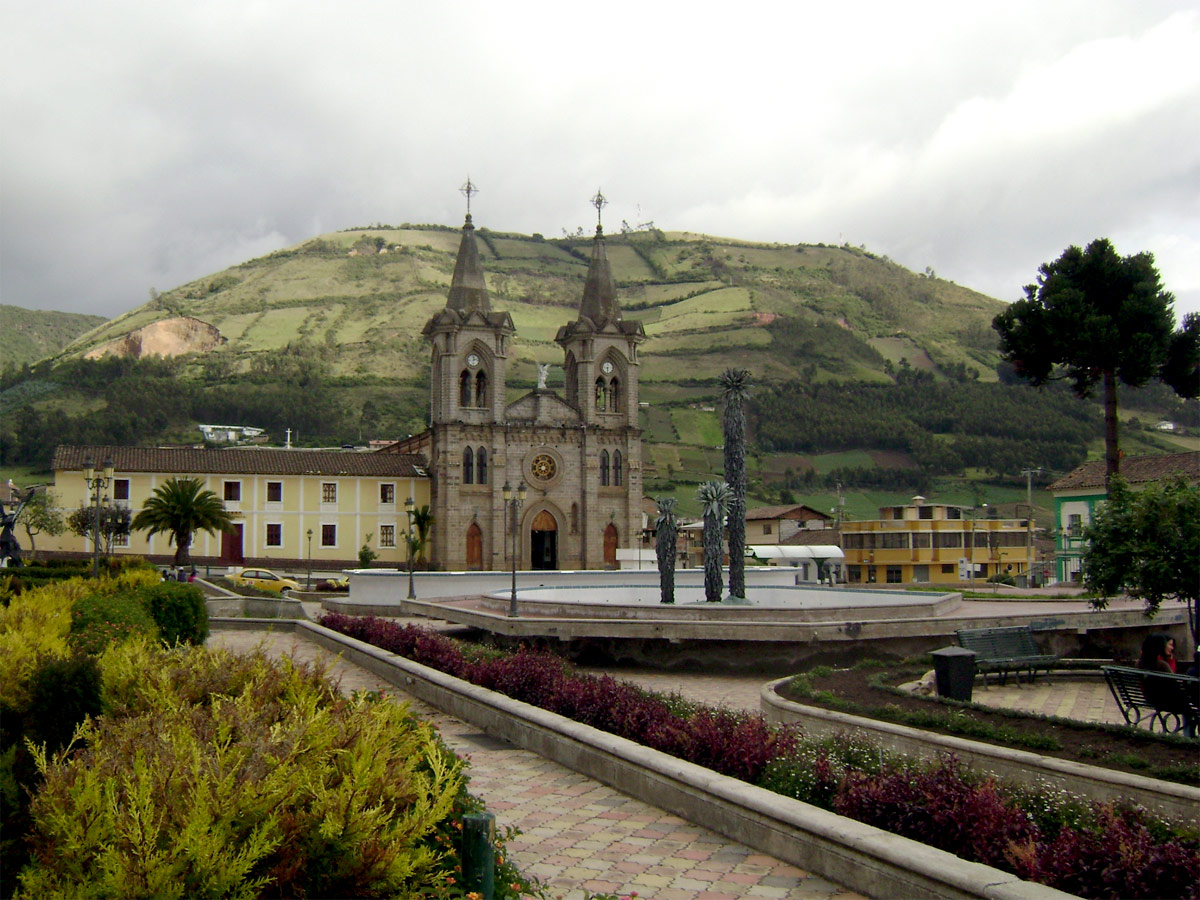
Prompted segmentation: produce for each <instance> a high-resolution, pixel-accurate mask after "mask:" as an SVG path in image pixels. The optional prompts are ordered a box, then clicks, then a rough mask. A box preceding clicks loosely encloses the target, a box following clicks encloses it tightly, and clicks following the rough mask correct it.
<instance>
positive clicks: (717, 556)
mask: <svg viewBox="0 0 1200 900" xmlns="http://www.w3.org/2000/svg"><path fill="white" fill-rule="evenodd" d="M696 499H697V500H699V501H700V503H701V504H703V507H704V599H705V600H706V601H707V602H709V603H719V602H720V601H721V588H722V583H721V561H722V560H721V557H722V555H723V554H722V552H721V538H722V537H723V535H722V532H723V531H724V518H725V510H726V508H727V506H728V503H729V485H727V484H726V483H725V482H723V481H706V482H705V483H704V484H702V485H700V489H699V490H698V491H696Z"/></svg>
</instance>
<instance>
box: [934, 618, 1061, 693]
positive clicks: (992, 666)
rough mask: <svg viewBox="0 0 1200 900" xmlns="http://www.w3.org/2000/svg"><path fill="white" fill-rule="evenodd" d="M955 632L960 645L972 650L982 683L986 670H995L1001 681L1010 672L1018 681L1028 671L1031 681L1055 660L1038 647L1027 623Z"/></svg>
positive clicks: (1055, 658) (985, 682) (1001, 681)
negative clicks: (1039, 671)
mask: <svg viewBox="0 0 1200 900" xmlns="http://www.w3.org/2000/svg"><path fill="white" fill-rule="evenodd" d="M955 636H956V637H957V638H958V644H959V646H960V647H962V648H963V649H965V650H974V651H975V671H976V672H978V673H981V674H982V675H983V683H984V684H985V685H986V684H987V675H988V673H989V672H995V673H996V674H997V675H998V676H999V682H1000V683H1001V684H1004V683H1005V681H1007V680H1008V675H1009V673H1010V672H1012V673H1016V676H1017V681H1018V682H1020V680H1021V673H1022V672H1025V673H1028V675H1029V680H1030V681H1033V679H1034V676H1035V675H1036V674H1037V670H1038V669H1044V670H1045V671H1046V672H1047V673H1049V671H1050V667H1051V666H1052V665H1054V664H1055V663H1056V662H1058V657H1057V656H1053V655H1051V654H1047V653H1043V652H1042V651H1041V648H1040V647H1038V645H1037V642H1036V641H1035V640H1034V639H1033V629H1031V628H1030V627H1029V626H1028V625H1015V626H1010V627H1006V628H964V629H962V630H960V631H956V632H955Z"/></svg>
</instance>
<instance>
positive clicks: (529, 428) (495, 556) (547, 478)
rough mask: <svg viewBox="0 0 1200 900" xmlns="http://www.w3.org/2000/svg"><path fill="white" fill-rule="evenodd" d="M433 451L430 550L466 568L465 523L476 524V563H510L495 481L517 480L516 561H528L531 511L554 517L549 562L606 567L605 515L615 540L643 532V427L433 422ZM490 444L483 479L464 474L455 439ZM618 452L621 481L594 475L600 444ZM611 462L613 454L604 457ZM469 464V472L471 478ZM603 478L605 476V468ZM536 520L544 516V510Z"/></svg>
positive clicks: (497, 566)
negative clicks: (522, 487) (520, 491)
mask: <svg viewBox="0 0 1200 900" xmlns="http://www.w3.org/2000/svg"><path fill="white" fill-rule="evenodd" d="M434 432H435V437H434V441H433V450H432V456H433V459H432V460H431V463H432V466H431V468H432V475H433V509H434V517H435V522H434V538H435V545H436V547H437V548H438V551H437V553H436V557H435V558H436V560H437V562H438V564H439V565H440V567H442V568H444V569H450V570H459V569H467V568H473V567H474V566H472V565H470V564H469V563H470V562H471V561H470V560H469V559H468V555H469V552H470V546H469V542H468V532H469V531H470V530H471V527H472V525H475V526H476V527H477V528H478V529H479V532H480V534H479V539H480V549H481V551H482V559H481V561H480V566H479V567H481V568H483V569H492V570H503V569H507V568H509V567H510V566H511V565H512V562H511V555H510V554H511V549H510V548H511V533H510V529H509V528H508V527H507V526H508V523H507V521H506V510H505V505H504V499H503V494H502V489H503V486H504V484H505V483H508V484H510V485H511V486H512V488H513V490H514V492H515V491H516V489H517V486H518V485H519V484H520V483H521V481H524V482H525V484H526V486H527V495H526V501H525V503H524V505H523V506H522V508H521V510H520V519H519V523H518V525H519V532H520V535H521V541H520V543H521V546H520V549H519V556H518V561H517V568H519V569H528V568H531V567H532V566H533V559H532V556H531V553H532V551H533V549H534V548H533V546H532V541H531V537H530V536H531V531H532V529H533V527H534V524H535V522H536V521H538V517H539V516H540V515H543V514H549V515H550V516H552V517H553V521H554V525H555V531H556V545H557V546H556V550H557V553H556V559H555V560H554V562H555V565H554V568H558V569H580V568H589V569H597V568H604V565H605V560H604V532H605V529H606V528H607V527H608V526H609V525H610V524H611V525H612V526H613V527H614V528H615V529H616V532H617V545H618V546H621V547H630V546H633V545H634V543H635V542H636V541H637V540H638V539H639V538H640V535H641V508H640V506H641V503H640V501H641V493H642V471H641V435H640V432H638V431H637V429H628V428H620V429H597V428H583V427H581V426H579V425H574V426H566V425H561V426H545V425H535V424H521V423H509V425H508V426H507V427H506V426H504V425H496V426H465V425H444V426H436V427H435V429H434ZM464 447H471V448H472V449H473V450H476V451H477V450H478V448H480V447H484V448H486V449H487V450H488V460H489V465H488V473H487V478H488V481H487V483H486V484H478V483H474V484H464V483H463V482H464V471H463V448H464ZM602 450H603V451H607V452H608V454H609V458H610V460H611V458H612V454H613V452H614V451H619V452H620V453H621V456H622V473H621V482H622V483H621V484H620V485H614V484H611V483H610V484H609V485H602V484H601V480H602V479H601V475H600V468H599V462H600V457H601V451H602ZM610 466H611V462H610ZM478 480H479V479H478V472H477V470H474V471H472V481H473V482H478ZM608 480H609V481H610V482H611V481H612V480H613V479H612V476H611V471H610V473H609V479H608ZM542 521H543V522H544V521H545V519H544V518H543V520H542Z"/></svg>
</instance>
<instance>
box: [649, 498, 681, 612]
mask: <svg viewBox="0 0 1200 900" xmlns="http://www.w3.org/2000/svg"><path fill="white" fill-rule="evenodd" d="M654 502H655V503H657V504H658V518H657V519H656V520H655V522H654V529H655V532H656V534H657V538H656V540H655V544H654V553H655V555H656V556H657V557H658V587H659V591H660V592H661V593H662V602H663V603H674V602H675V545H676V540H677V539H678V535H679V517H678V516H677V515H675V498H674V497H656V498H655V500H654Z"/></svg>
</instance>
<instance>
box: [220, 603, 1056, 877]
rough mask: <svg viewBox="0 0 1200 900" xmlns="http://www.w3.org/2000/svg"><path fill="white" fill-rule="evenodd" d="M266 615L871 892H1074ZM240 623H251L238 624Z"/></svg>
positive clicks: (409, 686) (503, 733) (412, 689)
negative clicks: (1035, 881)
mask: <svg viewBox="0 0 1200 900" xmlns="http://www.w3.org/2000/svg"><path fill="white" fill-rule="evenodd" d="M247 621H248V620H243V622H247ZM214 624H216V623H214ZM266 624H268V625H272V626H274V627H277V628H284V629H288V630H295V631H296V632H297V633H299V634H301V635H303V636H305V637H306V638H308V639H310V640H312V641H314V642H315V643H317V644H319V645H321V646H323V647H325V648H326V649H328V650H331V651H333V652H336V653H340V654H342V655H343V657H344V658H346V659H347V660H348V661H350V662H353V663H354V664H355V665H358V666H360V667H362V668H364V669H366V670H368V671H370V672H372V673H374V674H375V675H377V676H379V677H380V678H382V679H384V680H386V681H388V682H390V683H392V684H395V685H396V686H397V687H399V688H401V689H402V690H404V691H405V692H406V693H408V694H411V695H412V696H414V697H417V698H419V699H420V700H423V701H424V702H426V703H429V704H430V705H431V706H434V707H436V708H437V709H440V710H442V711H443V712H445V713H447V714H449V715H452V716H455V717H457V718H459V719H462V720H463V721H466V722H470V723H471V724H473V725H475V726H476V727H478V728H481V729H482V730H483V731H485V732H486V733H488V734H490V735H493V736H495V737H500V738H504V739H506V740H508V741H510V742H511V743H513V744H514V745H516V746H519V747H522V748H524V749H528V750H531V751H533V752H535V753H538V754H540V755H542V756H544V757H546V758H548V759H551V760H554V761H555V762H558V763H560V764H562V765H564V766H566V767H567V768H570V769H572V770H574V771H576V772H580V773H582V774H585V775H588V776H590V777H592V778H595V779H596V780H598V781H601V782H603V783H605V784H607V785H610V786H611V787H613V788H616V789H617V790H620V791H622V792H624V793H626V794H629V795H631V796H635V797H638V798H639V799H642V800H645V801H646V802H649V803H652V804H654V805H656V806H659V807H661V808H662V809H665V810H668V811H670V812H673V813H675V814H676V815H679V816H681V817H682V818H685V819H687V820H688V821H691V822H694V823H696V824H699V825H703V826H705V827H708V828H711V829H712V830H714V831H717V832H719V833H721V834H723V835H725V836H727V837H729V838H730V839H732V840H735V841H738V842H740V843H743V844H745V845H746V846H749V847H752V848H754V849H755V850H759V851H761V852H763V853H768V854H770V855H772V856H775V857H776V858H778V859H781V860H784V861H786V862H789V863H792V864H793V865H797V866H800V867H802V868H804V869H806V870H808V871H810V872H816V873H818V874H820V875H822V876H824V877H827V878H830V879H832V880H834V881H836V882H838V883H840V884H843V885H845V886H847V887H849V888H851V889H853V890H855V891H859V892H861V893H864V894H867V895H868V896H872V897H930V898H991V900H1053V898H1067V897H1070V896H1071V895H1069V894H1064V893H1063V892H1061V891H1057V890H1054V889H1052V888H1048V887H1045V886H1043V885H1038V884H1033V883H1031V882H1026V881H1022V880H1020V879H1019V878H1017V877H1016V876H1014V875H1009V874H1007V873H1005V872H1001V871H999V870H998V869H993V868H990V867H988V866H984V865H981V864H979V863H972V862H966V861H964V860H961V859H959V858H958V857H956V856H953V855H952V854H950V853H946V852H945V851H942V850H937V849H935V848H932V847H928V846H926V845H924V844H921V843H918V842H916V841H912V840H909V839H907V838H902V837H899V836H897V835H894V834H890V833H888V832H886V831H882V830H880V829H878V828H873V827H871V826H869V825H864V824H862V823H860V822H855V821H853V820H852V819H847V818H844V817H842V816H838V815H835V814H833V813H830V812H826V811H824V810H821V809H817V808H816V807H814V806H810V805H808V804H806V803H801V802H799V801H797V800H792V799H790V798H788V797H783V796H781V795H779V794H775V793H772V792H770V791H767V790H764V789H762V788H757V787H754V786H752V785H749V784H746V783H745V782H741V781H738V780H737V779H734V778H729V777H726V776H722V775H718V774H716V773H715V772H713V771H712V770H710V769H706V768H703V767H701V766H697V765H694V764H692V763H688V762H684V761H683V760H679V759H675V758H674V757H671V756H668V755H667V754H665V753H660V752H659V751H656V750H651V749H649V748H646V747H642V746H640V745H639V744H636V743H634V742H632V741H629V740H626V739H624V738H619V737H616V736H614V735H611V734H607V733H605V732H602V731H599V730H597V729H595V728H591V727H590V726H587V725H581V724H579V723H578V722H574V721H572V720H570V719H567V718H565V717H563V716H559V715H556V714H554V713H550V712H547V711H545V710H542V709H538V708H537V707H534V706H531V705H529V704H527V703H522V702H520V701H517V700H512V699H510V698H508V697H505V696H503V695H501V694H498V693H495V692H493V691H489V690H485V689H483V688H480V687H476V686H475V685H471V684H468V683H467V682H464V681H461V680H459V679H457V678H453V677H451V676H449V675H446V674H444V673H442V672H438V671H436V670H434V669H431V668H428V667H426V666H423V665H420V664H418V663H414V662H412V661H410V660H406V659H403V658H401V657H398V656H396V655H394V654H392V653H387V652H385V651H383V650H380V649H379V648H378V647H374V646H372V645H370V644H366V643H364V642H362V641H358V640H355V639H353V638H349V637H346V636H344V635H341V634H338V633H337V632H334V631H331V630H329V629H326V628H322V627H321V626H319V625H314V624H312V623H310V622H282V621H279V620H272V621H270V622H268V623H266ZM218 627H219V626H218ZM238 627H245V626H244V625H243V624H242V623H241V622H239V623H238ZM260 627H261V626H260Z"/></svg>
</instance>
